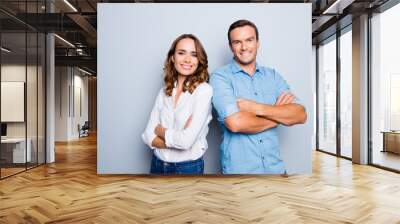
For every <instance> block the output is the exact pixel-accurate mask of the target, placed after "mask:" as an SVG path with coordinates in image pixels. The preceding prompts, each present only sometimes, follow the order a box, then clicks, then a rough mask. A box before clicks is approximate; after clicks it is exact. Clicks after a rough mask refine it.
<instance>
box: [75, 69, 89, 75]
mask: <svg viewBox="0 0 400 224" xmlns="http://www.w3.org/2000/svg"><path fill="white" fill-rule="evenodd" d="M78 70H79V71H81V72H83V73H85V74H88V75H92V73H90V72H88V71H86V70H83V69H81V68H79V67H78Z"/></svg>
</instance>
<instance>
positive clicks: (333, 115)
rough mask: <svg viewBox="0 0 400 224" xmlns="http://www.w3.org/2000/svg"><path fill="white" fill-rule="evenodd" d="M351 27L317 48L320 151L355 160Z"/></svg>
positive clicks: (318, 140)
mask: <svg viewBox="0 0 400 224" xmlns="http://www.w3.org/2000/svg"><path fill="white" fill-rule="evenodd" d="M351 30H352V28H351V25H349V26H347V27H345V28H343V29H341V30H338V31H337V32H336V34H334V35H332V36H330V37H329V38H327V39H325V40H323V41H321V42H320V43H319V44H318V45H317V54H316V61H317V69H316V71H317V77H316V80H317V90H318V91H317V110H318V112H317V116H318V117H317V144H316V146H317V150H318V151H322V152H326V153H328V154H331V155H336V156H340V157H343V158H346V159H351V157H352V146H351V142H352V138H351V136H352V133H351V132H352V50H351V49H352V34H351Z"/></svg>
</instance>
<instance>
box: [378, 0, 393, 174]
mask: <svg viewBox="0 0 400 224" xmlns="http://www.w3.org/2000/svg"><path fill="white" fill-rule="evenodd" d="M399 23H400V4H399V5H396V6H394V7H393V8H391V9H389V10H387V11H385V12H383V13H381V14H377V15H375V16H374V17H373V18H372V38H371V39H372V47H373V48H372V52H373V55H372V65H373V67H372V81H371V84H372V113H371V114H372V130H371V131H372V153H373V154H372V163H374V164H378V165H381V166H385V167H388V168H392V169H396V170H400V103H399V102H400V100H399V99H400V63H399V58H400V42H399V40H400V32H398V27H399Z"/></svg>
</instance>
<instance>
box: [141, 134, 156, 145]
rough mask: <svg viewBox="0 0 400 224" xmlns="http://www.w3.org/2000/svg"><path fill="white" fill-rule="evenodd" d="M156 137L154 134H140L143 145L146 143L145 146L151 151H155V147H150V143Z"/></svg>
mask: <svg viewBox="0 0 400 224" xmlns="http://www.w3.org/2000/svg"><path fill="white" fill-rule="evenodd" d="M156 137H157V135H155V134H154V133H152V134H146V133H144V134H142V140H143V141H144V143H146V145H148V146H149V147H150V148H151V149H156V147H153V146H152V145H151V143H152V142H153V140H154V139H155V138H156Z"/></svg>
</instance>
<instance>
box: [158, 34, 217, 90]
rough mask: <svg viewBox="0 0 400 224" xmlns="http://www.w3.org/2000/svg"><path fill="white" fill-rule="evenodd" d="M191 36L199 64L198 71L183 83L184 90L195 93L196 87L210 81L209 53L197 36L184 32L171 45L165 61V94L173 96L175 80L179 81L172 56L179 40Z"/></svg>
mask: <svg viewBox="0 0 400 224" xmlns="http://www.w3.org/2000/svg"><path fill="white" fill-rule="evenodd" d="M186 38H190V39H192V40H193V41H194V44H195V47H196V54H197V59H198V60H199V64H198V66H197V69H196V71H195V72H194V73H193V75H190V76H188V77H187V78H186V79H185V82H184V83H183V92H186V91H189V92H190V93H193V91H194V90H195V89H196V87H197V86H198V85H199V84H201V83H203V82H208V78H209V75H208V70H207V69H208V60H207V54H206V51H205V50H204V48H203V46H202V45H201V43H200V41H199V39H197V37H195V36H194V35H193V34H182V35H181V36H179V37H178V38H176V40H174V42H173V43H172V45H171V48H170V49H169V51H168V54H167V59H166V60H165V63H164V82H165V94H166V95H167V96H172V90H173V89H174V87H175V82H177V81H178V71H176V69H175V66H174V62H173V61H172V56H173V55H174V54H175V48H176V45H177V44H178V42H179V41H180V40H182V39H186Z"/></svg>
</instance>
